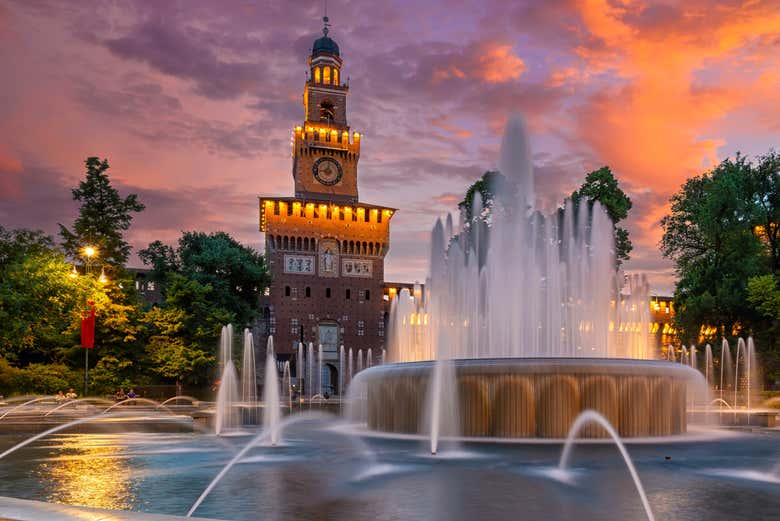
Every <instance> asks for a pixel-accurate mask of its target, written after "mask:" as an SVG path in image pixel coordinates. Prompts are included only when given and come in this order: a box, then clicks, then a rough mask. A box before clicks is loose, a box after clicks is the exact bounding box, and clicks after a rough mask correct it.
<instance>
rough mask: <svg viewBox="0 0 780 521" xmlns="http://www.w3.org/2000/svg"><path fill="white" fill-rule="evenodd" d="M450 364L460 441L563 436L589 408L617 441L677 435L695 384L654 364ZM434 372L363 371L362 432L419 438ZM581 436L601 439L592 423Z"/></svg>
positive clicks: (417, 365)
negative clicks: (611, 428) (690, 387)
mask: <svg viewBox="0 0 780 521" xmlns="http://www.w3.org/2000/svg"><path fill="white" fill-rule="evenodd" d="M452 364H453V365H454V375H455V380H456V383H455V385H456V388H457V396H458V400H457V403H458V407H459V416H460V430H461V434H462V435H463V436H465V437H499V438H563V437H565V436H566V434H567V432H568V430H569V428H570V427H571V425H572V422H573V421H574V419H575V418H576V417H577V415H578V414H579V413H580V412H582V411H585V410H589V409H590V410H595V411H598V412H599V413H601V414H602V415H603V416H604V417H606V418H607V419H608V420H609V422H610V423H611V424H612V425H613V426H614V427H615V429H616V430H617V431H618V433H619V434H620V436H621V437H653V436H670V435H675V434H682V433H684V432H685V431H686V426H687V419H686V401H687V400H686V396H687V393H688V384H689V383H695V382H698V381H699V380H700V379H701V376H700V374H699V373H698V372H697V371H695V370H694V369H691V368H690V367H687V366H685V365H682V364H676V363H672V362H664V361H656V360H631V359H613V358H498V359H466V360H454V361H452ZM433 368H434V362H431V361H427V362H407V363H397V364H386V365H382V366H378V367H373V368H370V369H367V370H365V371H363V372H362V373H361V374H360V381H361V384H362V385H365V389H366V393H365V395H364V396H365V398H366V401H365V409H364V411H365V415H366V420H367V424H368V428H369V429H371V430H376V431H385V432H393V433H405V434H422V433H424V432H425V431H426V421H425V419H424V418H425V410H426V403H425V402H426V397H427V396H428V394H429V393H428V388H429V380H430V379H431V376H432V375H433ZM582 436H584V437H591V438H601V437H606V436H607V433H606V431H605V430H604V429H602V428H601V427H599V426H597V425H593V426H588V427H586V428H585V429H583V431H582Z"/></svg>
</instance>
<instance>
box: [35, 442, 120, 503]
mask: <svg viewBox="0 0 780 521" xmlns="http://www.w3.org/2000/svg"><path fill="white" fill-rule="evenodd" d="M123 451H124V448H123V447H121V446H120V445H119V444H114V445H106V444H104V443H97V444H94V445H93V444H91V443H90V436H81V437H73V438H64V439H62V440H61V441H60V446H59V450H58V451H57V452H58V454H57V455H56V456H54V457H51V458H47V460H46V461H44V462H42V463H41V464H40V466H39V468H38V470H37V475H38V477H39V479H40V480H41V484H42V485H43V487H44V490H45V491H46V492H45V494H46V498H45V499H46V501H51V502H54V503H65V504H68V505H78V506H88V507H97V508H108V509H113V510H125V509H130V508H132V505H133V503H134V501H135V490H134V489H135V487H134V485H133V480H132V476H131V469H130V466H129V464H128V462H127V459H126V458H125V457H123V455H122V453H123Z"/></svg>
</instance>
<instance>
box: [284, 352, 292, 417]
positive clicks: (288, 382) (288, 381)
mask: <svg viewBox="0 0 780 521" xmlns="http://www.w3.org/2000/svg"><path fill="white" fill-rule="evenodd" d="M284 389H287V399H288V402H287V407H288V411H289V413H290V414H292V410H293V399H292V396H293V386H292V375H291V374H290V361H289V360H287V361H285V362H284V366H283V369H282V390H284Z"/></svg>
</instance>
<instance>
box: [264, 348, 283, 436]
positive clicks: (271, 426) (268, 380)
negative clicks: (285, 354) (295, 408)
mask: <svg viewBox="0 0 780 521" xmlns="http://www.w3.org/2000/svg"><path fill="white" fill-rule="evenodd" d="M263 401H264V402H265V403H264V405H265V407H264V412H263V429H264V430H265V432H267V433H268V435H269V437H270V440H271V445H277V444H278V443H279V421H280V417H281V412H280V409H279V406H280V402H279V375H278V374H277V371H276V356H275V355H274V342H273V337H272V336H269V337H268V349H267V354H266V357H265V385H264V388H263Z"/></svg>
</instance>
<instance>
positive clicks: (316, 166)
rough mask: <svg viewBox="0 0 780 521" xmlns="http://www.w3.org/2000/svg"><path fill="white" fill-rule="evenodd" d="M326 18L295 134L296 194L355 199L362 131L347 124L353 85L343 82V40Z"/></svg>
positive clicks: (311, 59) (314, 49)
mask: <svg viewBox="0 0 780 521" xmlns="http://www.w3.org/2000/svg"><path fill="white" fill-rule="evenodd" d="M323 20H324V22H325V27H324V28H323V30H322V33H323V35H322V37H320V38H318V39H317V40H315V42H314V45H313V46H312V51H311V55H310V56H309V74H308V79H307V81H306V86H305V87H304V90H303V107H304V111H305V119H304V122H303V125H301V126H297V127H295V134H294V137H293V178H294V179H295V196H296V197H305V198H313V199H321V200H326V201H332V202H343V203H354V202H357V200H358V190H357V163H358V159H359V158H360V134H359V133H357V132H350V128H349V125H348V124H347V94H348V93H349V85H348V84H347V83H344V82H342V77H341V66H342V64H343V62H342V60H341V56H340V53H339V46H338V44H336V42H335V41H333V39H331V38H330V37H329V36H328V18H327V17H325V18H324V19H323Z"/></svg>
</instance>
